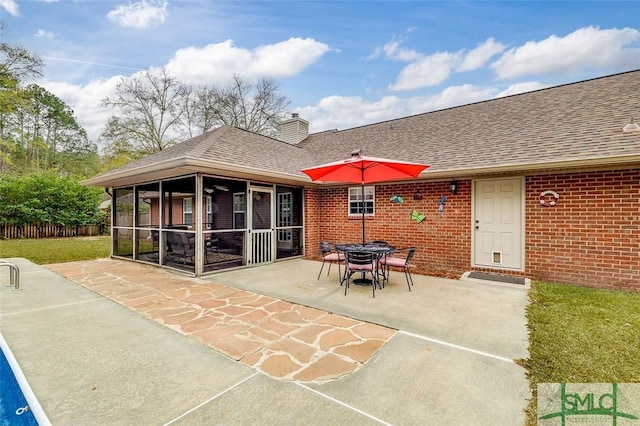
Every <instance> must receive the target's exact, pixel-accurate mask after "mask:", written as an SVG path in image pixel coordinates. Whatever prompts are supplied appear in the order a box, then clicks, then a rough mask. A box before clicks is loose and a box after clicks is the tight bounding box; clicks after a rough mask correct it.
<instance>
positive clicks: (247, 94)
mask: <svg viewBox="0 0 640 426" xmlns="http://www.w3.org/2000/svg"><path fill="white" fill-rule="evenodd" d="M288 105H289V100H288V99H287V98H286V97H285V96H282V95H279V94H278V84H277V83H276V82H275V80H272V79H266V78H263V79H261V80H258V81H256V82H250V81H248V80H247V79H245V78H243V77H242V76H240V75H237V74H235V75H234V76H233V81H232V83H231V84H230V85H229V86H227V87H224V88H217V87H214V86H212V87H208V86H205V87H202V88H200V89H195V90H193V91H192V93H191V94H190V97H189V102H188V103H187V105H186V107H185V111H187V113H186V114H185V119H186V122H185V127H186V128H188V129H189V132H190V134H191V135H192V136H195V135H196V134H199V133H204V132H206V131H209V130H212V129H214V128H215V127H219V126H222V125H229V126H234V127H238V128H240V129H245V130H248V131H251V132H254V133H259V134H262V135H265V136H271V137H275V136H276V135H277V134H278V130H279V118H280V117H282V116H283V115H284V113H285V111H286V108H287V106H288Z"/></svg>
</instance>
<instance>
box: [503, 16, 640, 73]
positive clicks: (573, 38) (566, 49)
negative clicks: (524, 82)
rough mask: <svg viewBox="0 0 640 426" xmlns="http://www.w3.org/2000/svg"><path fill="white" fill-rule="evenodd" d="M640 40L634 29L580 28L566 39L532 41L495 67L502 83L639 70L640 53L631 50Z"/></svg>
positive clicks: (506, 55)
mask: <svg viewBox="0 0 640 426" xmlns="http://www.w3.org/2000/svg"><path fill="white" fill-rule="evenodd" d="M639 40H640V31H638V30H636V29H633V28H623V29H617V28H612V29H606V30H601V29H599V28H598V27H586V28H580V29H578V30H576V31H574V32H572V33H570V34H568V35H566V36H564V37H558V36H555V35H553V36H550V37H548V38H547V39H545V40H542V41H529V42H527V43H525V44H524V45H523V46H520V47H517V48H512V49H509V50H508V51H506V52H505V53H504V54H503V55H502V56H501V57H500V58H499V59H498V60H496V61H495V62H494V63H493V64H491V68H492V69H493V70H494V71H495V73H496V75H497V77H498V78H500V79H513V78H519V77H523V76H527V75H540V74H565V75H566V74H573V73H575V72H576V71H578V72H581V71H582V70H583V69H584V68H595V69H608V68H611V67H618V68H620V67H624V66H629V67H633V66H635V67H637V66H638V65H640V49H639V48H633V47H629V46H630V45H632V44H633V43H637V42H638V41H639Z"/></svg>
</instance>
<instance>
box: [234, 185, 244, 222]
mask: <svg viewBox="0 0 640 426" xmlns="http://www.w3.org/2000/svg"><path fill="white" fill-rule="evenodd" d="M246 211H247V196H246V193H244V192H236V193H235V194H233V229H243V228H245V226H246V225H245V213H246Z"/></svg>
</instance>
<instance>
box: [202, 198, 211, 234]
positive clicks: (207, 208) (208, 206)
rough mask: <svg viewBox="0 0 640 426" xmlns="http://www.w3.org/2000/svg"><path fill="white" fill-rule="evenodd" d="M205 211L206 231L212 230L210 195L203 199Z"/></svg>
mask: <svg viewBox="0 0 640 426" xmlns="http://www.w3.org/2000/svg"><path fill="white" fill-rule="evenodd" d="M204 200H205V211H206V215H207V217H206V220H205V222H206V229H212V228H213V197H212V196H211V195H207V196H206V197H205V198H204Z"/></svg>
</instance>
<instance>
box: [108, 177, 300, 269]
mask: <svg viewBox="0 0 640 426" xmlns="http://www.w3.org/2000/svg"><path fill="white" fill-rule="evenodd" d="M112 191H113V192H112V200H113V203H112V244H113V247H112V255H113V256H114V257H119V258H126V259H131V260H135V261H139V262H144V263H150V264H154V265H160V266H163V267H167V268H171V269H176V270H180V271H184V272H186V273H189V274H193V275H195V276H200V275H204V274H207V273H213V272H216V271H219V270H222V269H229V268H236V267H244V266H257V265H260V264H264V263H271V262H274V261H277V260H280V259H286V258H291V257H295V256H302V255H303V254H304V241H303V234H304V233H303V211H304V210H303V208H304V206H303V188H302V187H296V186H286V185H282V184H275V183H265V182H256V181H252V180H243V179H237V178H229V177H220V176H212V175H207V174H203V173H194V174H189V175H184V176H179V177H167V178H163V179H159V180H156V181H150V182H145V183H140V184H134V185H129V186H122V187H114V188H112Z"/></svg>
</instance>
